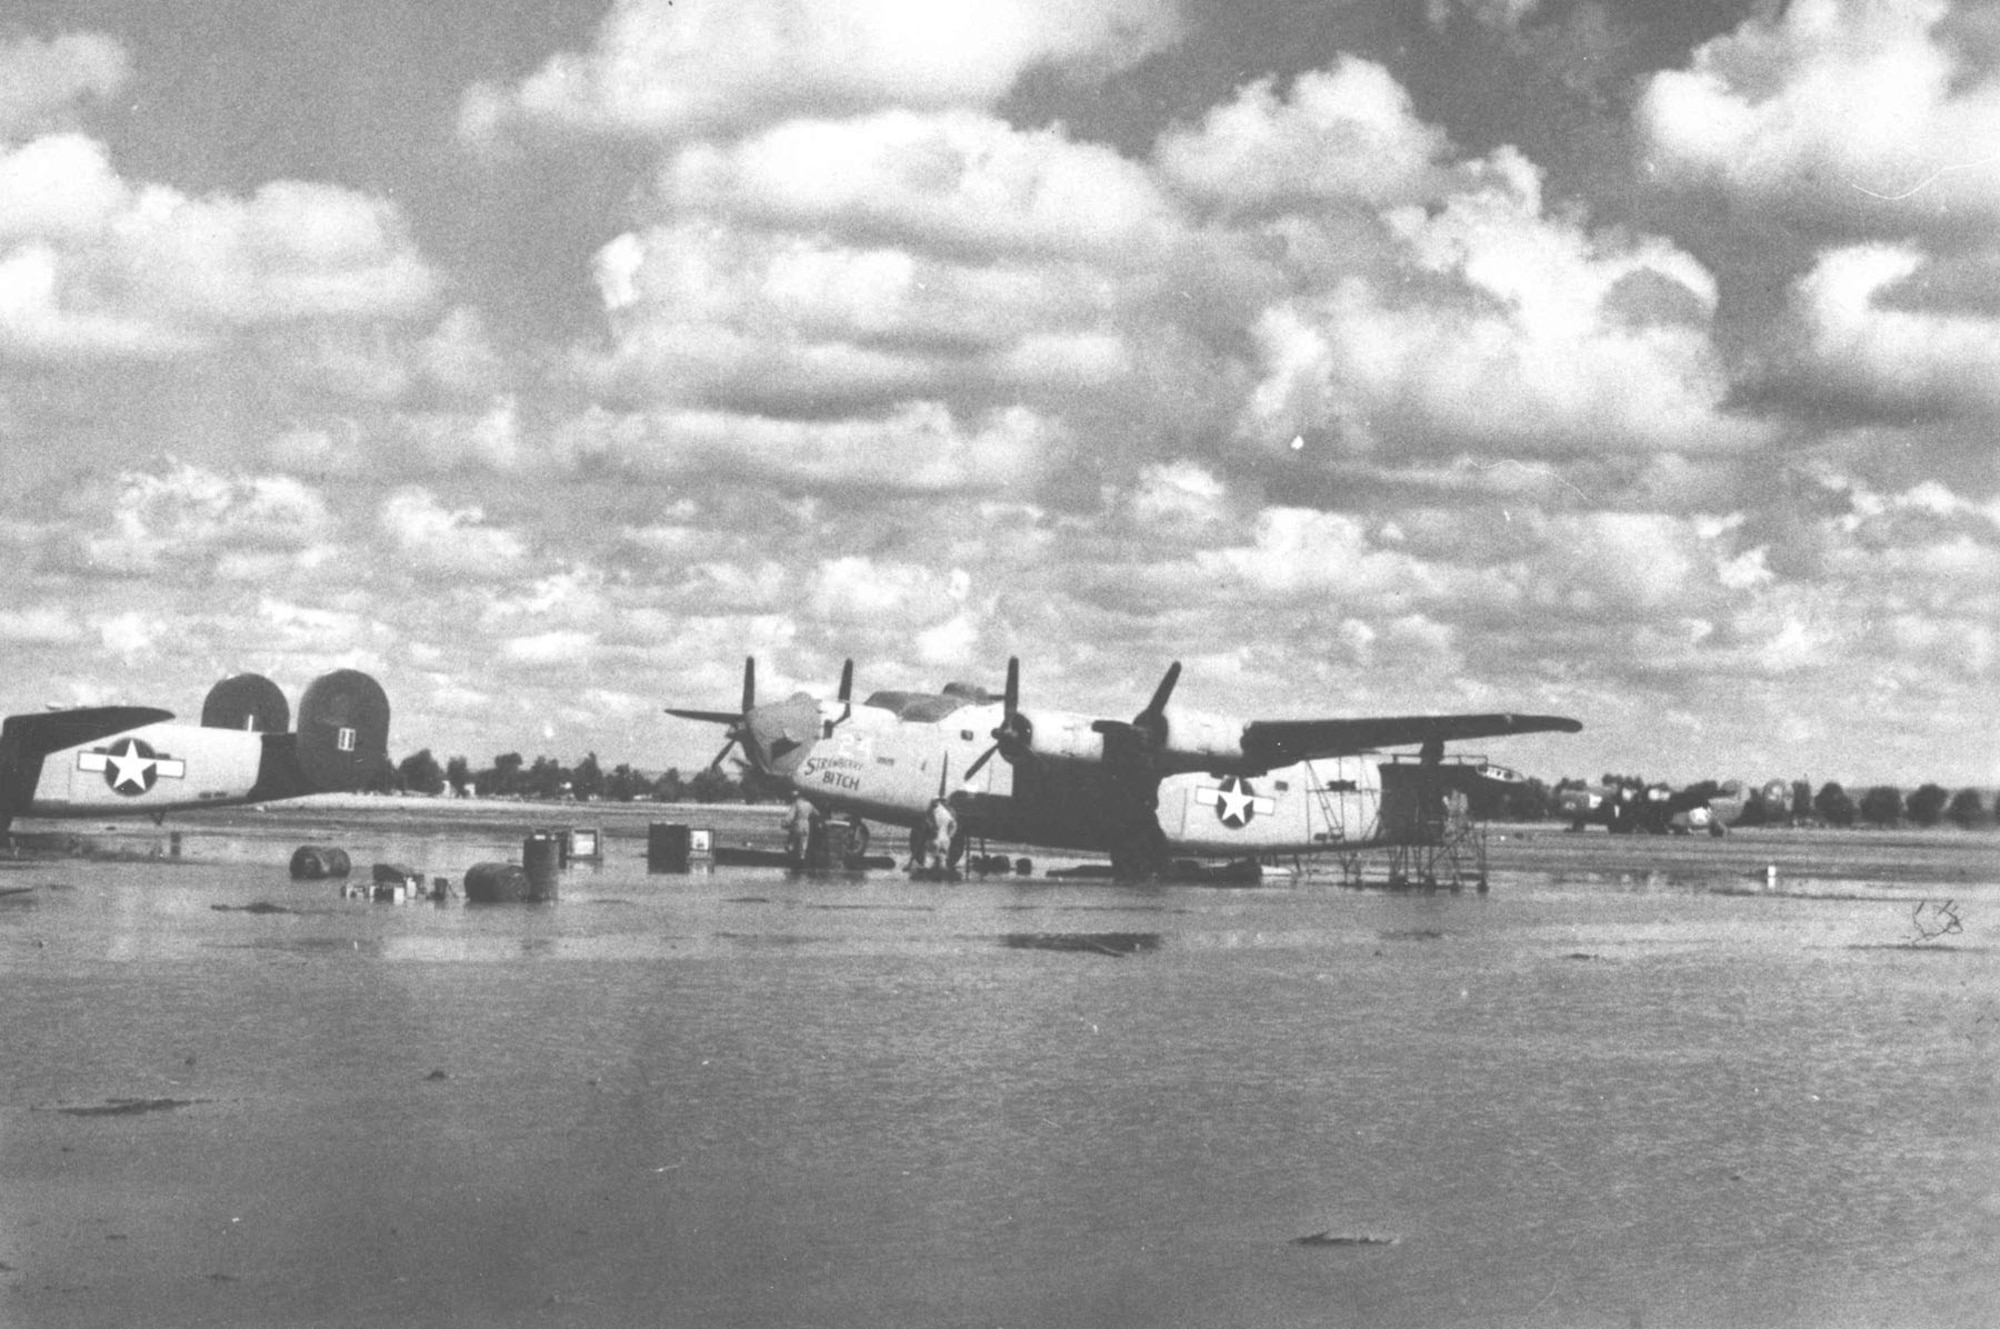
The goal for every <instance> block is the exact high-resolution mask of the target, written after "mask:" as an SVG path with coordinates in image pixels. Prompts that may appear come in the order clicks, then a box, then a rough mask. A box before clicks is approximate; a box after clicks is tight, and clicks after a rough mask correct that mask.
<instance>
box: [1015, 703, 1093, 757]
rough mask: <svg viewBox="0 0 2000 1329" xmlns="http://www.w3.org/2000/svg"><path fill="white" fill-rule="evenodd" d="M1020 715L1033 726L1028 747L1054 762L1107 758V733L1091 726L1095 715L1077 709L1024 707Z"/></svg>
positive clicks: (1036, 753)
mask: <svg viewBox="0 0 2000 1329" xmlns="http://www.w3.org/2000/svg"><path fill="white" fill-rule="evenodd" d="M1021 718H1022V719H1024V720H1026V721H1027V722H1028V723H1029V725H1031V726H1033V728H1032V731H1031V732H1032V733H1033V738H1032V739H1031V740H1030V741H1029V744H1028V750H1029V751H1030V752H1033V753H1034V754H1035V755H1036V756H1037V757H1047V758H1049V759H1051V760H1053V761H1090V762H1100V761H1103V760H1104V735H1102V734H1100V733H1098V732H1097V731H1096V730H1094V729H1092V728H1091V727H1090V726H1091V724H1092V722H1093V720H1094V717H1092V716H1088V715H1079V714H1077V713H1076V712H1074V711H1029V710H1023V711H1022V712H1021Z"/></svg>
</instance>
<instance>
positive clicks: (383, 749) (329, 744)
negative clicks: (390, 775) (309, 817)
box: [297, 669, 389, 790]
mask: <svg viewBox="0 0 2000 1329" xmlns="http://www.w3.org/2000/svg"><path fill="white" fill-rule="evenodd" d="M297 743H298V747H297V752H298V761H299V769H300V770H301V771H302V772H304V774H305V777H306V779H307V780H308V781H310V782H311V784H312V785H313V787H314V788H315V789H321V790H340V789H358V788H361V787H362V786H364V785H366V784H367V783H368V782H369V781H370V780H372V779H374V778H375V776H376V775H377V774H379V773H380V772H381V771H382V770H383V769H384V768H385V767H386V766H388V764H389V697H388V694H387V693H385V692H383V691H382V685H381V684H380V683H377V682H376V681H375V680H374V679H372V678H370V677H369V676H368V675H366V674H364V673H362V672H361V671H360V670H358V669H336V670H334V671H333V672H332V673H330V674H322V675H321V676H320V677H318V678H316V679H314V680H313V681H312V683H311V685H310V686H309V687H307V688H306V694H305V696H303V697H301V698H299V729H298V739H297Z"/></svg>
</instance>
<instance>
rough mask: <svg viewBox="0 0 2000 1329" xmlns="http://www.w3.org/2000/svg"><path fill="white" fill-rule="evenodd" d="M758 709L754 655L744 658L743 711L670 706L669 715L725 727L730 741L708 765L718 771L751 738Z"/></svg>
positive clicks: (755, 660)
mask: <svg viewBox="0 0 2000 1329" xmlns="http://www.w3.org/2000/svg"><path fill="white" fill-rule="evenodd" d="M756 708H757V658H756V657H755V656H752V655H746V656H744V657H743V709H742V710H740V711H737V712H736V713H734V714H731V713H730V712H728V711H690V710H683V709H681V708H679V707H676V706H669V707H667V714H668V715H678V716H680V717H681V718H682V719H683V720H700V721H702V722H704V723H706V724H719V725H722V726H724V727H725V732H727V733H728V735H729V741H728V742H727V743H724V744H723V745H722V751H720V752H718V753H716V754H715V760H714V761H711V762H710V763H709V764H708V769H710V770H717V769H719V768H720V767H721V766H722V763H723V760H724V759H725V758H727V757H728V756H729V754H730V752H731V751H732V750H734V749H735V747H736V745H737V744H738V743H740V742H742V741H743V740H744V739H746V738H748V737H749V735H750V712H751V711H753V710H755V709H756Z"/></svg>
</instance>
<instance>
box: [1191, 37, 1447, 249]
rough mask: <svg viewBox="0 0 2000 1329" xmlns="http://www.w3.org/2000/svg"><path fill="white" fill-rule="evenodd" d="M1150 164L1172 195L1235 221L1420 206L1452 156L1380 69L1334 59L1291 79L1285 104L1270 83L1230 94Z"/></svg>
mask: <svg viewBox="0 0 2000 1329" xmlns="http://www.w3.org/2000/svg"><path fill="white" fill-rule="evenodd" d="M1156 155H1157V157H1158V160H1159V163H1160V166H1161V168H1162V169H1163V170H1164V171H1165V173H1166V176H1167V178H1168V179H1169V180H1171V181H1172V182H1173V183H1174V184H1175V185H1176V186H1178V187H1179V188H1180V189H1182V190H1184V191H1185V192H1187V193H1189V194H1191V195H1193V196H1194V197H1196V198H1199V199H1202V200H1203V201H1205V202H1209V203H1212V204H1216V205H1219V206H1221V207H1224V208H1227V209H1229V210H1231V211H1236V212H1245V211H1255V210H1258V209H1262V208H1271V207H1298V206H1301V205H1305V204H1310V203H1315V202H1328V201H1335V200H1348V201H1357V202H1363V203H1369V204H1374V205H1381V204H1388V203H1405V202H1410V201H1413V200H1419V199H1424V198H1429V197H1432V196H1434V195H1435V194H1437V193H1439V192H1440V187H1441V186H1442V185H1444V184H1446V183H1447V175H1446V170H1445V166H1446V163H1447V162H1448V161H1449V159H1450V158H1451V155H1452V151H1451V143H1450V140H1449V139H1448V138H1447V137H1446V136H1445V133H1444V131H1443V130H1441V129H1438V128H1437V127H1435V126H1433V125H1429V124H1426V123H1424V122H1423V121H1422V120H1420V119H1419V118H1418V117H1417V115H1416V114H1415V111H1414V110H1413V108H1412V107H1411V104H1410V95H1409V93H1408V92H1406V91H1405V90H1404V89H1403V86H1402V85H1401V84H1400V83H1398V82H1396V80H1395V78H1394V77H1393V76H1392V75H1391V74H1390V73H1389V71H1388V70H1387V69H1385V68H1384V67H1383V66H1381V65H1379V64H1376V63H1374V62H1373V61H1370V60H1363V59H1361V58H1359V57H1356V56H1343V57H1342V58H1341V59H1340V60H1339V61H1338V62H1337V63H1335V64H1334V65H1333V66H1332V67H1331V68H1328V69H1323V70H1308V71H1307V72H1305V73H1303V74H1301V75H1299V76H1298V78H1297V79H1296V80H1295V81H1294V82H1293V84H1292V88H1291V91H1290V94H1289V96H1287V97H1283V98H1281V97H1280V96H1279V95H1278V93H1277V86H1276V80H1274V79H1270V78H1265V79H1259V80H1258V81H1256V82H1254V83H1251V84H1249V85H1247V86H1245V87H1243V88H1241V89H1239V90H1238V92H1237V94H1236V98H1235V100H1234V101H1231V102H1228V103H1225V104H1224V105H1221V106H1218V107H1215V108H1214V109H1213V110H1211V111H1209V113H1208V115H1207V116H1206V118H1205V119H1204V120H1203V121H1202V123H1201V126H1200V127H1199V128H1198V129H1178V130H1173V131H1170V132H1169V133H1167V134H1166V135H1165V136H1164V137H1163V138H1162V139H1161V140H1160V144H1159V147H1158V150H1157V154H1156Z"/></svg>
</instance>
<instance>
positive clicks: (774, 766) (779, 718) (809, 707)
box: [748, 692, 819, 775]
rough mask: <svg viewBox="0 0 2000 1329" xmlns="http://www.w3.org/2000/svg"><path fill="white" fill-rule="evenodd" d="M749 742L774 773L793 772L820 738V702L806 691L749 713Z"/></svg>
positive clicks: (767, 768)
mask: <svg viewBox="0 0 2000 1329" xmlns="http://www.w3.org/2000/svg"><path fill="white" fill-rule="evenodd" d="M748 718H749V724H750V742H751V744H752V746H753V748H754V750H755V751H756V752H757V753H758V754H759V756H761V757H762V759H763V766H764V768H765V769H766V770H768V771H770V772H771V773H772V774H774V775H790V774H791V773H792V772H793V771H795V770H797V769H798V767H799V763H801V762H803V761H804V760H805V759H806V752H807V751H808V750H809V749H810V748H811V747H812V745H813V741H814V740H815V739H817V738H818V737H819V703H818V702H816V701H814V700H813V699H812V698H811V697H808V696H807V695H805V694H804V693H803V692H801V693H799V694H798V695H797V696H795V697H792V698H790V699H788V700H786V701H781V702H776V703H774V704H772V705H769V706H759V707H758V708H757V709H755V710H753V711H751V712H750V715H749V717H748Z"/></svg>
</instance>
